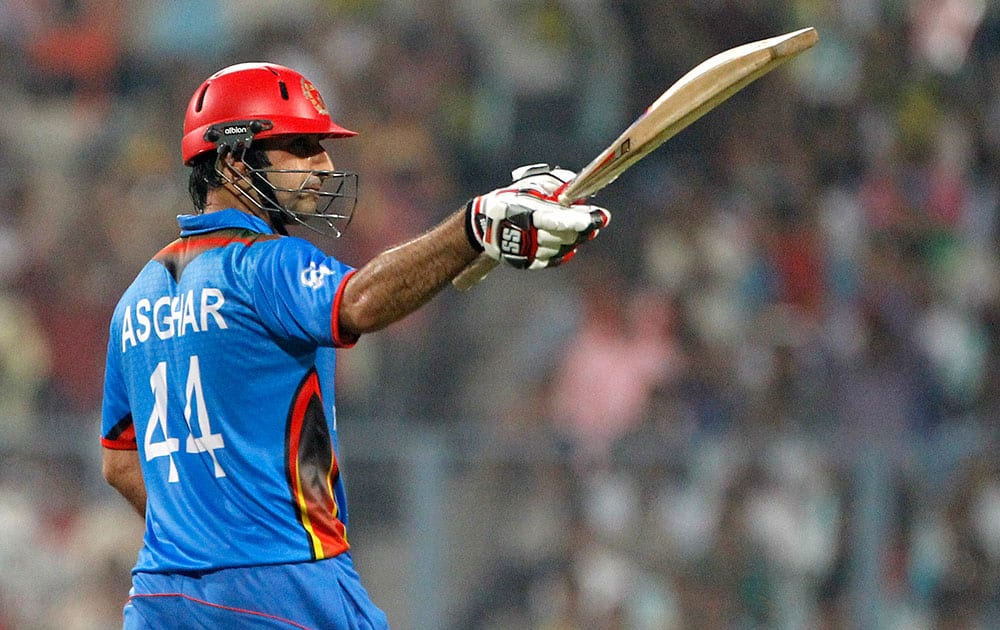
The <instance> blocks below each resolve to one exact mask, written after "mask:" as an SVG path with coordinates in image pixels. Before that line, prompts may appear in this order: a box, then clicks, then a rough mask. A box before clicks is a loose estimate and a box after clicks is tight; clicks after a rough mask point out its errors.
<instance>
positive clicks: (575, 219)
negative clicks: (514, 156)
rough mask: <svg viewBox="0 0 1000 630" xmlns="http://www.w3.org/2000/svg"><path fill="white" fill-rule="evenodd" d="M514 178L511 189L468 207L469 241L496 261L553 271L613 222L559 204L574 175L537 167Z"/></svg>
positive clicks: (605, 215) (591, 210)
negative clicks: (560, 195) (560, 193)
mask: <svg viewBox="0 0 1000 630" xmlns="http://www.w3.org/2000/svg"><path fill="white" fill-rule="evenodd" d="M513 176H514V182H513V183H512V184H511V185H510V186H507V187H505V188H501V189H498V190H494V191H493V192H490V193H487V194H485V195H482V196H480V197H476V198H475V199H473V200H472V201H470V202H469V205H468V207H467V213H466V214H467V217H466V218H467V225H466V227H467V229H468V235H469V242H470V243H471V244H472V246H473V247H475V248H476V249H480V250H482V251H483V252H485V253H486V255H487V256H489V257H490V258H492V259H493V260H504V261H506V262H507V263H508V264H510V265H511V266H513V267H516V268H518V269H542V268H545V267H555V266H557V265H559V264H562V263H564V262H566V261H567V260H569V259H570V258H572V257H573V255H574V254H575V253H576V248H577V246H578V245H579V244H580V243H582V242H584V241H587V240H590V239H592V238H594V237H595V236H596V235H597V232H598V230H599V229H600V228H603V227H604V226H606V225H607V224H608V222H609V221H610V220H611V213H610V212H608V211H607V210H605V209H604V208H599V207H597V206H590V205H586V204H583V203H576V204H573V205H572V206H570V207H568V208H567V207H563V206H561V205H560V204H559V202H558V195H559V191H560V190H561V189H562V188H563V187H565V186H566V184H567V183H568V182H570V181H571V180H572V179H573V177H575V174H574V173H573V172H572V171H567V170H565V169H559V168H556V169H551V168H549V167H548V166H547V165H544V164H536V165H532V166H526V167H521V168H519V169H517V170H515V171H514V172H513Z"/></svg>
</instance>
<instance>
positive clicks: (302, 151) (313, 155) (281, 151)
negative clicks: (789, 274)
mask: <svg viewBox="0 0 1000 630" xmlns="http://www.w3.org/2000/svg"><path fill="white" fill-rule="evenodd" d="M258 146H260V147H261V148H262V149H264V150H265V151H266V152H267V157H268V159H269V160H270V162H271V166H270V168H269V169H268V170H269V171H270V172H269V173H268V175H267V178H268V180H269V181H270V182H271V185H272V186H274V188H275V193H274V194H275V197H276V199H277V201H278V203H279V204H281V205H282V206H283V207H285V208H287V209H288V210H290V211H292V212H301V213H306V214H314V213H315V212H316V206H317V200H318V197H317V196H316V194H315V193H316V192H317V191H319V189H320V187H321V186H322V185H323V179H322V178H321V177H320V176H318V175H316V174H315V173H311V172H309V171H332V170H333V161H332V160H331V159H330V156H329V154H327V152H326V150H325V149H323V146H322V145H321V144H320V138H319V136H315V135H305V134H304V135H297V136H278V137H275V138H267V139H265V140H261V141H260V142H259V145H258ZM275 171H279V172H275ZM280 171H306V172H297V173H283V172H280Z"/></svg>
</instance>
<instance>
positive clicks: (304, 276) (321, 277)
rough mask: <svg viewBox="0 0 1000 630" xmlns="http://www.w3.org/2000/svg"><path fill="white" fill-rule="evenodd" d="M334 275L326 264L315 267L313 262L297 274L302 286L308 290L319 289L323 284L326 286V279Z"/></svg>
mask: <svg viewBox="0 0 1000 630" xmlns="http://www.w3.org/2000/svg"><path fill="white" fill-rule="evenodd" d="M333 274H334V271H333V269H330V268H329V267H327V266H326V264H319V265H317V264H316V263H315V261H314V262H311V263H309V266H308V267H307V268H305V269H303V270H302V273H300V274H299V281H300V282H301V283H302V285H303V286H306V287H309V288H310V289H319V288H321V287H322V286H323V285H324V284H326V279H327V277H328V276H332V275H333Z"/></svg>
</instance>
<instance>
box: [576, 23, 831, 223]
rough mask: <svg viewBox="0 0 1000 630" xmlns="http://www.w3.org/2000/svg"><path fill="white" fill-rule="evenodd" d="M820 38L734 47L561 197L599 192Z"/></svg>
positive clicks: (804, 34) (660, 103) (802, 33)
mask: <svg viewBox="0 0 1000 630" xmlns="http://www.w3.org/2000/svg"><path fill="white" fill-rule="evenodd" d="M818 40H819V35H818V34H817V33H816V29H814V28H804V29H801V30H798V31H793V32H791V33H786V34H784V35H779V36H777V37H772V38H769V39H763V40H760V41H757V42H751V43H749V44H744V45H742V46H737V47H736V48H731V49H729V50H727V51H725V52H722V53H719V54H718V55H715V56H714V57H711V58H709V59H707V60H706V61H704V62H702V63H700V64H698V65H697V66H695V67H694V68H693V69H692V70H691V71H690V72H688V73H687V74H685V75H684V76H683V77H681V78H680V79H679V80H678V81H677V82H676V83H674V84H673V85H671V86H670V87H669V88H667V91H666V92H664V93H663V94H662V95H661V96H660V97H659V98H658V99H656V101H654V102H653V104H652V105H650V106H649V107H648V108H647V109H646V111H645V112H643V114H642V115H641V116H639V118H638V119H637V120H636V121H635V122H633V123H632V124H631V125H630V126H629V128H628V129H626V130H625V131H624V132H622V134H621V135H620V136H618V138H616V139H615V141H614V142H612V143H611V145H610V146H608V148H606V149H605V150H604V151H603V152H601V154H600V155H598V156H597V157H596V158H594V160H593V161H592V162H591V163H590V164H588V165H587V166H586V167H584V168H583V170H581V171H580V172H579V174H578V175H577V176H576V179H574V180H573V182H572V183H571V184H570V185H569V186H568V187H567V188H566V190H565V191H563V192H562V194H561V195H560V199H559V201H560V203H563V204H564V205H568V204H570V203H572V202H573V201H576V200H577V199H583V198H586V197H589V196H591V195H593V194H594V193H596V192H597V191H598V190H600V189H601V188H604V187H605V186H607V185H608V184H610V183H611V182H613V181H614V180H615V179H616V178H617V177H618V176H619V175H620V174H621V173H622V172H623V171H625V170H626V169H627V168H628V167H630V166H632V165H633V164H635V163H636V162H638V161H639V160H641V159H642V158H643V157H645V156H646V155H649V153H651V152H652V151H653V150H655V149H656V148H657V147H659V146H660V145H661V144H663V143H664V142H666V141H667V140H668V139H670V138H671V137H673V136H674V135H676V134H677V133H678V132H680V131H681V130H682V129H684V128H685V127H687V126H688V125H690V124H691V123H693V122H694V121H696V120H698V119H699V118H701V117H702V116H703V115H705V114H706V113H708V112H709V111H711V110H712V109H713V108H715V107H716V106H718V105H719V104H720V103H722V102H723V101H725V100H726V99H728V98H729V97H730V96H732V95H733V94H735V93H736V92H738V91H739V90H741V89H743V88H744V87H746V86H747V85H749V84H750V83H751V82H753V81H754V80H756V79H757V78H759V77H761V76H763V75H765V74H767V73H768V72H770V71H772V70H774V69H775V68H777V67H778V66H779V65H781V64H782V63H784V62H785V61H787V60H789V59H791V58H792V57H794V56H796V55H798V54H799V53H801V52H803V51H805V50H808V49H809V48H811V47H812V46H813V45H815V44H816V42H817V41H818Z"/></svg>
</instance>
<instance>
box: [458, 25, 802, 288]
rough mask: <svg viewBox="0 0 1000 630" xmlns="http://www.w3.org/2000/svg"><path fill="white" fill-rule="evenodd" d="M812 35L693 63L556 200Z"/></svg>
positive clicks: (485, 263)
mask: <svg viewBox="0 0 1000 630" xmlns="http://www.w3.org/2000/svg"><path fill="white" fill-rule="evenodd" d="M817 41H819V34H818V33H817V32H816V29H814V28H804V29H800V30H797V31H792V32H790V33H785V34H784V35H778V36H777V37H771V38H768V39H762V40H760V41H756V42H750V43H749V44H743V45H742V46H737V47H735V48H730V49H729V50H727V51H724V52H721V53H719V54H717V55H715V56H713V57H710V58H709V59H707V60H705V61H703V62H702V63H700V64H698V65H697V66H695V67H694V68H693V69H691V70H690V71H689V72H688V73H687V74H685V75H684V76H683V77H681V78H680V79H678V80H677V81H676V82H675V83H674V84H673V85H671V86H670V87H669V88H667V91H666V92H664V93H663V94H662V95H660V97H659V98H657V99H656V100H655V101H654V102H653V104H652V105H650V106H649V107H648V108H646V111H645V112H643V114H642V115H641V116H639V118H638V119H636V121H635V122H633V123H632V124H631V125H630V126H629V127H628V129H626V130H625V131H624V132H622V134H621V135H620V136H618V138H616V139H615V141H614V142H612V143H611V144H610V145H609V146H608V148H606V149H605V150H604V151H602V152H601V153H600V155H598V156H597V157H596V158H594V159H593V161H591V162H590V164H588V165H587V166H585V167H584V168H583V170H581V171H580V172H579V173H578V174H577V176H576V178H575V179H574V180H573V181H572V182H570V183H569V184H568V185H567V186H566V187H565V188H564V189H563V190H562V191H559V203H560V204H562V205H564V206H569V205H571V204H572V203H573V202H574V201H577V200H579V199H585V198H587V197H590V196H591V195H593V194H594V193H596V192H597V191H599V190H600V189H602V188H604V187H605V186H607V185H608V184H610V183H611V182H613V181H614V180H615V179H617V177H618V176H619V175H621V173H622V172H624V171H625V170H626V169H627V168H629V167H630V166H632V165H633V164H635V163H636V162H638V161H639V160H641V159H642V158H643V157H645V156H647V155H649V154H650V153H651V152H652V151H653V150H655V149H656V148H657V147H659V146H660V145H661V144H663V143H664V142H666V141H667V140H669V139H670V138H671V137H673V136H674V135H676V134H677V133H679V132H680V131H681V130H683V129H684V128H685V127H687V126H688V125H690V124H691V123H693V122H694V121H696V120H698V119H699V118H701V117H702V116H704V115H705V114H706V113H708V112H709V111H711V110H712V109H713V108H715V107H716V106H718V105H719V104H720V103H722V102H723V101H725V100H726V99H728V98H729V97H730V96H732V95H733V94H735V93H736V92H738V91H740V90H742V89H743V88H744V87H746V86H747V85H749V84H750V83H751V82H753V81H754V80H756V79H758V78H760V77H762V76H764V75H765V74H767V73H768V72H770V71H772V70H774V69H775V68H777V67H778V66H779V65H781V64H782V63H784V62H785V61H788V60H789V59H791V58H793V57H795V56H796V55H798V54H799V53H801V52H803V51H805V50H808V49H809V48H812V47H813V46H814V45H815V44H816V42H817ZM496 264H497V261H495V260H493V259H492V258H488V257H486V256H481V257H480V258H479V259H477V260H475V261H474V262H473V263H472V264H471V265H469V267H467V268H466V269H465V271H463V272H462V273H461V274H459V275H458V277H456V278H455V279H454V280H453V281H452V283H453V284H454V285H455V287H456V288H457V289H459V290H460V291H464V290H466V289H468V288H469V287H471V286H473V285H475V284H476V283H477V282H479V280H481V279H482V278H483V277H485V276H486V274H487V273H489V271H490V269H492V268H493V267H495V266H496Z"/></svg>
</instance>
